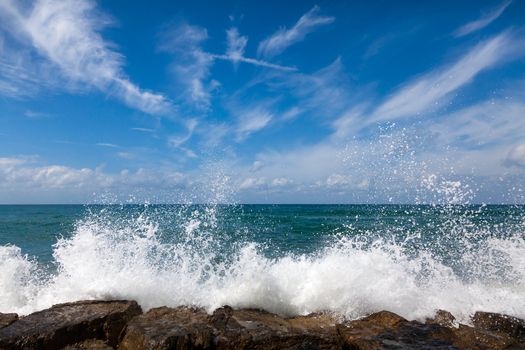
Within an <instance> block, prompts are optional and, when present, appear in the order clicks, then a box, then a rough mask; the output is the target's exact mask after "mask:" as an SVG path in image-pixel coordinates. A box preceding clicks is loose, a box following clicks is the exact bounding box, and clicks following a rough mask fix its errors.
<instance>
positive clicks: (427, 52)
mask: <svg viewBox="0 0 525 350" xmlns="http://www.w3.org/2000/svg"><path fill="white" fill-rule="evenodd" d="M523 190H525V2H524V1H518V0H504V1H425V2H421V1H399V2H393V1H373V0H368V1H286V2H283V1H279V2H277V1H220V2H219V1H201V0H192V1H185V0H180V1H133V2H128V1H126V2H124V1H117V0H114V1H89V0H71V1H69V0H68V1H53V0H35V1H18V0H0V203H4V204H7V203H17V204H18V203H20V204H21V203H98V202H103V203H106V202H121V203H127V202H140V203H142V202H153V203H157V202H160V203H180V202H184V203H186V202H209V203H223V202H224V203H232V202H234V203H525V193H523Z"/></svg>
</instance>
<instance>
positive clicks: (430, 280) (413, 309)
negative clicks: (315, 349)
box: [0, 213, 525, 321]
mask: <svg viewBox="0 0 525 350" xmlns="http://www.w3.org/2000/svg"><path fill="white" fill-rule="evenodd" d="M208 214H209V216H213V217H214V215H213V213H212V214H210V213H208ZM208 214H207V215H208ZM202 220H203V218H202V217H199V216H195V215H193V216H191V217H190V218H189V219H188V220H187V222H186V223H185V227H186V230H185V232H184V234H185V235H186V237H185V238H184V239H182V240H178V243H173V242H171V243H170V242H168V243H166V242H165V241H162V240H161V239H160V238H159V237H158V228H157V226H156V225H155V224H154V223H152V222H151V221H150V220H148V219H146V218H144V217H139V218H136V219H130V220H129V221H128V222H124V223H122V222H120V223H119V224H118V225H115V224H114V223H111V222H108V218H107V217H96V216H92V217H89V218H88V219H85V220H84V221H81V222H79V223H78V225H77V228H76V230H75V233H74V235H73V236H72V237H71V238H69V239H62V240H59V242H58V243H57V244H56V245H55V247H54V254H53V256H54V261H55V264H56V267H57V271H56V272H54V273H49V272H45V271H44V270H43V269H42V268H40V267H38V266H37V264H36V263H35V262H33V261H31V260H29V259H28V258H27V257H25V256H23V255H22V254H21V252H20V249H19V248H17V247H14V246H7V247H5V246H4V247H0V312H17V313H20V314H28V313H30V312H33V311H36V310H39V309H44V308H47V307H49V306H51V305H52V304H55V303H59V302H66V301H74V300H81V299H100V298H103V299H111V298H123V299H134V300H137V301H138V302H139V303H140V304H141V305H142V307H143V308H145V309H149V308H151V307H156V306H162V305H167V306H177V305H197V306H201V307H204V308H206V309H207V310H209V311H212V310H213V309H215V308H217V307H220V306H222V305H225V304H228V305H231V306H233V307H256V308H262V309H266V310H268V311H271V312H276V313H279V314H283V315H298V314H308V313H311V312H318V311H332V312H335V313H338V314H340V315H344V316H346V317H349V318H356V317H360V316H364V315H367V314H370V313H372V312H376V311H380V310H390V311H393V312H396V313H398V314H400V315H402V316H404V317H406V318H409V319H423V318H425V317H427V316H431V315H433V314H434V312H435V310H436V309H446V310H448V311H450V312H452V313H453V314H454V315H456V317H458V318H459V320H460V321H466V320H468V318H469V315H471V314H472V313H473V312H475V311H478V310H484V311H493V312H500V313H506V314H510V315H514V316H517V317H521V318H524V317H525V241H524V239H523V237H522V236H520V235H516V236H513V237H511V238H508V239H496V238H490V239H487V240H485V241H484V242H483V243H482V244H478V245H476V247H478V248H471V249H470V250H469V251H466V252H465V253H464V254H463V256H462V258H461V259H464V260H461V259H460V263H461V264H465V265H464V266H465V269H464V271H463V272H464V273H462V274H461V276H460V275H458V272H457V270H456V271H455V270H453V269H452V268H451V267H449V266H446V264H445V263H443V262H441V261H440V259H439V258H437V257H436V256H434V254H432V253H431V252H430V251H426V250H425V249H420V250H419V252H418V253H417V254H414V253H410V254H409V253H408V252H407V251H406V249H405V247H404V245H403V244H395V243H392V242H387V241H385V240H381V239H378V240H376V241H374V242H368V244H363V243H362V242H360V241H358V240H357V239H350V238H345V237H341V238H339V239H338V240H337V242H336V243H334V244H332V245H331V246H328V247H326V248H323V249H320V251H318V252H317V253H316V254H314V255H296V256H294V255H287V256H284V257H281V258H277V259H269V258H267V257H265V255H264V254H262V253H261V249H259V248H258V247H257V245H256V244H254V243H250V242H246V243H245V244H241V245H239V247H238V248H233V247H229V248H231V249H232V253H231V255H230V256H229V259H226V260H225V259H217V256H216V254H215V253H214V252H217V249H218V246H217V244H218V243H217V242H215V241H214V239H213V238H212V237H213V236H212V235H210V234H208V233H206V230H205V229H203V228H205V227H206V226H207V225H210V224H209V222H206V223H204V222H203V221H202ZM214 220H215V219H214ZM212 222H213V220H212ZM219 243H220V242H219Z"/></svg>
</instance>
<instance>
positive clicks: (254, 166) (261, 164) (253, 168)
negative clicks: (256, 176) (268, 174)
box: [250, 160, 264, 173]
mask: <svg viewBox="0 0 525 350" xmlns="http://www.w3.org/2000/svg"><path fill="white" fill-rule="evenodd" d="M263 167H264V162H261V161H260V160H256V161H254V162H253V164H252V166H251V168H250V172H252V173H255V172H257V171H259V170H261V169H262V168H263Z"/></svg>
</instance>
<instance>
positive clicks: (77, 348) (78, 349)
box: [62, 339, 114, 350]
mask: <svg viewBox="0 0 525 350" xmlns="http://www.w3.org/2000/svg"><path fill="white" fill-rule="evenodd" d="M113 349H114V348H112V347H111V346H109V345H108V344H106V343H105V342H104V341H102V340H98V339H88V340H85V341H83V342H80V343H75V344H73V345H68V346H66V347H65V348H63V349H62V350H113Z"/></svg>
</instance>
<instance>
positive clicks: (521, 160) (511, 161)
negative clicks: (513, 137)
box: [505, 143, 525, 168]
mask: <svg viewBox="0 0 525 350" xmlns="http://www.w3.org/2000/svg"><path fill="white" fill-rule="evenodd" d="M505 165H507V166H517V167H521V168H525V143H522V144H519V145H517V146H515V147H513V148H512V149H511V150H510V151H509V153H508V154H507V157H506V158H505Z"/></svg>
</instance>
